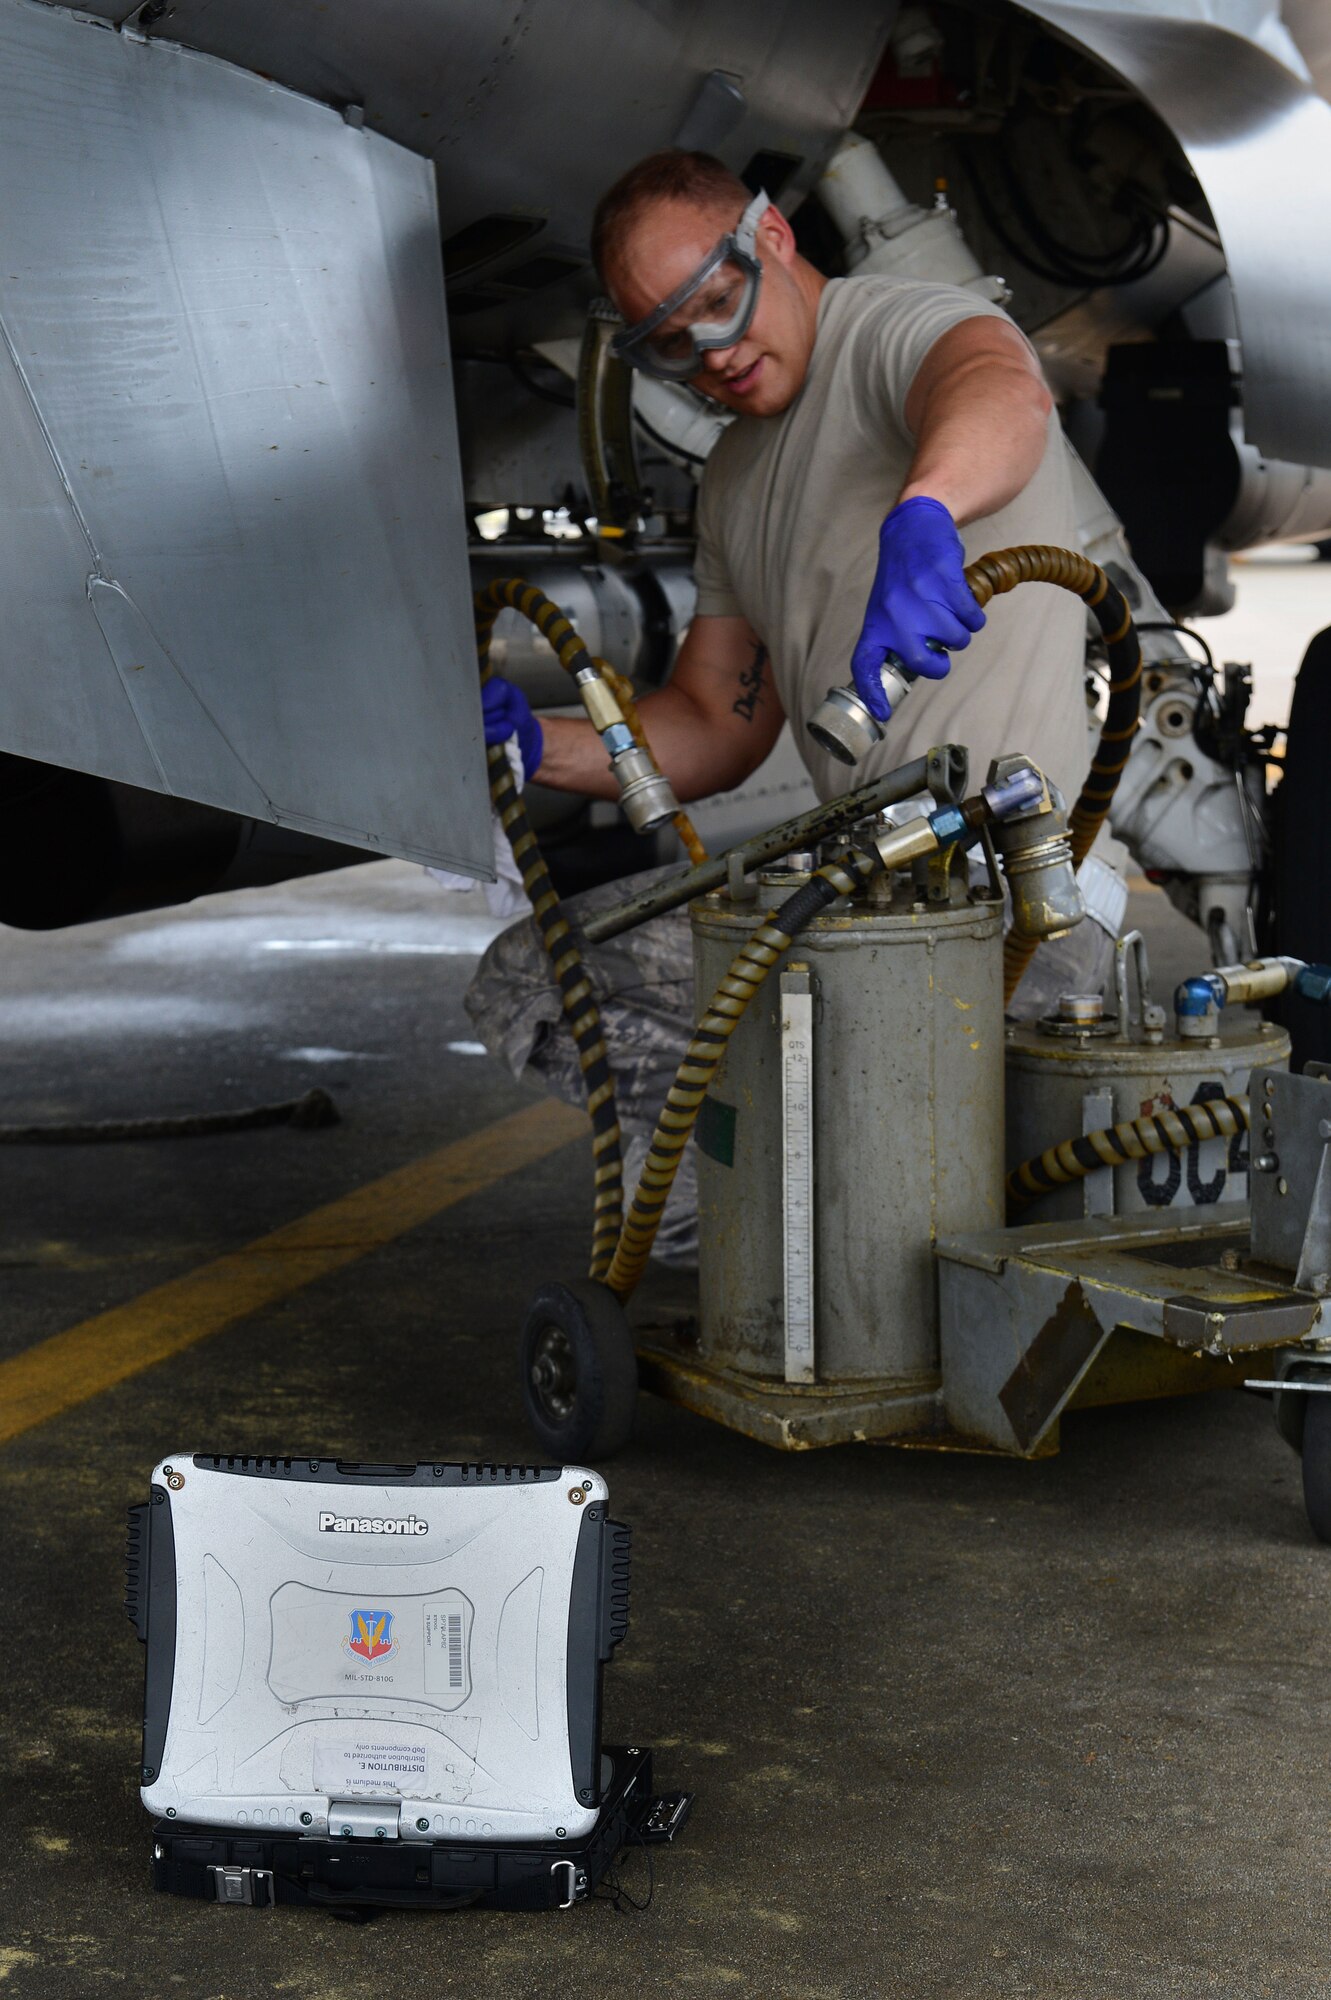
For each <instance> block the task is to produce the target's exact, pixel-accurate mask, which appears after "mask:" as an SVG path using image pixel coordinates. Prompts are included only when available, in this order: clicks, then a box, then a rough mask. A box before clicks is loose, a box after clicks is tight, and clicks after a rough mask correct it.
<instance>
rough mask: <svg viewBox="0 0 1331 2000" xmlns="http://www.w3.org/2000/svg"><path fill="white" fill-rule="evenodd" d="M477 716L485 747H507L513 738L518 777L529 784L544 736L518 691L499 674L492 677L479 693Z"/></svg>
mask: <svg viewBox="0 0 1331 2000" xmlns="http://www.w3.org/2000/svg"><path fill="white" fill-rule="evenodd" d="M481 713H482V715H483V716H484V718H485V740H486V742H487V743H507V741H508V739H509V737H510V736H516V737H517V739H518V749H519V751H520V752H521V755H522V775H523V777H524V778H525V779H526V780H527V781H528V782H530V780H531V779H532V778H534V777H535V776H536V773H537V771H538V770H539V769H540V766H541V759H542V757H543V756H544V755H545V736H544V734H543V733H542V730H541V725H540V723H539V722H538V721H537V720H536V717H535V716H534V715H533V714H532V712H531V703H530V702H529V701H528V700H527V697H526V695H525V694H524V693H523V692H522V689H521V688H518V687H514V685H513V683H512V681H506V680H505V679H504V677H503V675H502V674H492V675H491V676H490V678H489V680H488V681H486V682H485V684H484V686H483V687H482V689H481Z"/></svg>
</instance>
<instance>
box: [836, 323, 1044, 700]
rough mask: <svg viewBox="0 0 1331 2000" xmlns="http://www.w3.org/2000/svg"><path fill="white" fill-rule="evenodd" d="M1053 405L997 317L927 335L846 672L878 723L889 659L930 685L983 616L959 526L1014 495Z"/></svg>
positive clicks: (1035, 461) (1028, 471)
mask: <svg viewBox="0 0 1331 2000" xmlns="http://www.w3.org/2000/svg"><path fill="white" fill-rule="evenodd" d="M1052 408H1053V402H1052V399H1051V397H1050V395H1049V391H1048V389H1046V387H1045V384H1044V379H1043V377H1042V376H1041V374H1040V365H1039V363H1038V361H1037V360H1036V358H1035V355H1034V354H1033V352H1032V351H1031V349H1030V348H1029V347H1028V346H1027V344H1026V342H1025V340H1024V339H1023V338H1022V336H1021V334H1020V333H1018V331H1017V329H1016V328H1015V327H1014V326H1011V325H1009V323H1008V322H1007V321H1006V320H1001V319H993V318H990V317H988V316H987V315H977V317H975V318H974V319H967V320H963V321H962V322H961V323H960V324H959V325H958V326H954V327H951V328H949V330H948V331H947V332H946V333H945V334H943V335H941V336H940V338H939V339H938V340H936V341H935V342H934V344H933V346H932V347H931V348H930V349H929V352H928V353H927V354H926V355H925V357H924V360H923V361H922V362H921V364H920V367H919V369H918V371H917V372H916V376H915V380H914V381H913V382H912V384H911V386H910V390H909V392H908V394H907V397H906V406H905V412H904V414H905V418H906V423H907V425H908V427H909V429H910V431H911V433H912V435H913V436H914V438H915V456H914V458H913V459H912V461H911V467H910V472H909V475H908V477H907V480H906V483H905V485H904V486H903V487H902V489H901V497H900V498H899V500H898V501H897V504H896V506H895V507H894V508H893V509H892V511H891V513H890V514H889V515H888V516H887V519H886V520H885V521H884V522H883V525H882V527H881V529H880V530H879V536H878V568H877V572H876V574H875V576H874V581H873V588H872V590H871V591H870V592H869V602H868V605H867V607H866V609H865V613H864V623H863V625H862V627H861V628H860V636H859V639H858V641H857V642H856V645H855V650H854V652H853V653H852V654H851V660H850V670H851V673H852V675H853V677H854V681H855V686H856V688H857V689H858V690H859V693H860V696H861V699H862V700H863V701H864V703H865V704H866V706H867V707H868V709H869V711H870V713H871V714H873V715H876V716H877V717H878V718H879V720H880V721H883V722H885V721H886V720H887V717H888V713H889V710H888V704H887V696H886V694H885V692H884V689H883V684H882V679H881V673H880V669H881V668H882V665H883V662H884V661H885V660H886V659H888V658H889V657H891V658H894V659H896V660H898V661H899V662H900V663H901V665H902V666H904V667H905V668H906V670H907V672H908V673H910V674H923V675H925V676H927V677H928V678H930V679H933V680H937V679H939V678H941V677H942V675H944V674H945V673H946V672H947V670H948V656H949V654H950V653H953V652H956V651H959V650H960V648H961V647H963V646H967V645H969V644H970V639H971V634H972V633H973V632H978V631H979V629H980V627H981V626H982V625H983V624H984V613H983V612H982V611H981V609H980V607H979V605H978V604H977V603H976V602H975V599H974V597H973V596H972V595H971V592H970V589H969V587H968V585H967V583H966V580H965V577H964V576H963V575H962V569H963V565H964V563H965V553H964V551H963V548H962V543H961V536H960V535H959V534H958V532H957V529H958V527H959V526H960V527H965V525H966V524H967V522H969V521H976V520H979V519H981V518H982V517H983V516H984V515H986V514H994V513H997V512H998V510H999V509H1000V508H1001V507H1006V506H1007V505H1008V504H1009V502H1010V501H1013V500H1015V499H1016V497H1017V495H1018V494H1019V493H1020V492H1021V490H1022V488H1023V487H1024V486H1026V485H1027V483H1028V482H1029V481H1030V480H1031V479H1032V478H1033V477H1034V475H1035V472H1036V470H1037V469H1038V467H1039V464H1040V461H1041V459H1042V458H1043V456H1044V451H1045V445H1046V442H1047V440H1048V435H1049V429H1048V426H1049V413H1050V411H1051V409H1052Z"/></svg>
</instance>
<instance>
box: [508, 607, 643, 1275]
mask: <svg viewBox="0 0 1331 2000" xmlns="http://www.w3.org/2000/svg"><path fill="white" fill-rule="evenodd" d="M506 605H511V606H512V608H513V609H514V610H515V611H520V612H521V613H522V615H523V617H524V618H528V619H530V621H531V623H532V624H533V625H535V626H536V628H537V630H538V631H539V632H541V633H543V634H544V636H545V637H546V638H547V639H548V640H549V642H550V644H551V646H553V648H554V650H555V653H556V654H557V656H558V658H559V663H560V665H561V666H562V667H564V668H565V669H566V670H567V671H568V672H569V673H572V672H574V671H575V670H576V669H577V668H578V667H580V666H583V665H585V664H589V663H590V655H589V654H588V652H587V648H586V647H585V646H584V645H583V643H582V641H581V639H580V638H579V637H578V635H577V633H576V632H575V631H574V629H573V627H572V626H571V625H570V624H569V621H568V619H567V618H565V616H564V614H563V612H562V611H561V610H560V609H559V606H558V605H557V604H552V603H551V601H550V599H549V598H548V597H547V596H546V595H545V593H544V591H541V590H537V589H536V588H535V586H534V585H533V584H529V583H523V582H522V581H521V580H520V579H518V578H514V577H505V578H502V579H500V580H499V581H498V582H496V583H491V584H487V585H486V587H485V589H484V590H478V591H477V593H476V599H475V606H476V650H477V653H478V655H479V657H480V669H481V682H482V684H484V683H485V682H486V681H488V680H489V678H490V675H491V673H492V672H493V668H492V667H491V665H490V639H491V635H492V634H493V632H494V624H495V620H496V618H497V617H498V616H499V614H500V612H501V611H502V610H503V609H504V607H505V606H506ZM485 758H486V763H487V765H488V766H489V771H490V797H491V800H492V801H493V803H494V809H495V811H496V812H497V813H498V815H499V823H500V825H501V826H502V827H503V829H504V832H505V833H506V834H507V836H508V843H509V846H510V847H511V848H512V850H513V859H514V860H515V861H516V862H517V864H518V868H519V870H520V872H521V875H522V886H523V888H524V889H525V890H526V892H527V896H528V898H529V900H530V902H531V907H532V915H533V916H534V917H535V919H536V926H537V929H538V930H539V931H540V933H541V941H542V943H543V944H544V945H545V948H546V950H547V951H548V952H549V954H550V960H551V964H552V965H553V968H554V975H555V983H556V984H557V986H558V987H559V998H560V1002H561V1004H562V1006H563V1009H564V1013H565V1015H566V1016H567V1019H568V1024H569V1028H570V1030H571V1031H572V1035H573V1041H574V1044H575V1046H576V1048H577V1051H578V1062H579V1064H580V1065H581V1068H582V1080H583V1083H584V1084H585V1086H586V1090H587V1115H588V1117H589V1118H590V1119H591V1122H592V1165H593V1179H594V1186H595V1195H594V1198H593V1204H594V1205H593V1214H592V1257H591V1275H592V1277H593V1278H604V1276H605V1274H606V1271H607V1270H608V1269H609V1266H610V1260H611V1257H612V1256H613V1254H614V1250H615V1244H616V1243H617V1241H618V1239H619V1230H620V1220H621V1217H622V1216H623V1212H624V1163H623V1156H622V1153H621V1149H620V1134H619V1118H618V1115H617V1113H616V1111H615V1080H614V1077H613V1076H612V1075H611V1072H610V1060H609V1057H608V1055H607V1054H606V1046H605V1037H604V1035H603V1034H602V1032H601V1014H600V1009H599V1008H598V1007H597V1004H596V996H595V994H594V993H593V992H592V983H591V981H590V979H589V978H588V977H587V970H586V967H585V966H584V964H583V962H582V954H581V953H580V952H579V950H578V948H577V945H576V944H575V942H574V939H573V933H572V931H571V930H570V929H569V925H568V920H567V918H566V917H565V916H564V913H563V911H562V910H561V908H560V906H559V897H558V896H557V894H556V893H555V885H554V883H553V882H552V881H551V880H550V871H549V869H548V868H547V867H546V865H545V859H544V857H543V855H542V853H541V850H540V847H539V846H538V845H537V841H536V835H535V834H534V833H533V832H532V827H531V821H530V820H529V819H528V817H527V808H526V807H525V806H524V805H523V803H522V798H521V795H520V794H519V792H518V788H517V786H516V785H515V784H514V782H513V772H512V770H511V768H510V766H509V761H508V758H507V756H506V755H505V753H504V747H503V745H502V744H500V743H492V744H490V745H489V746H488V747H487V749H486V753H485Z"/></svg>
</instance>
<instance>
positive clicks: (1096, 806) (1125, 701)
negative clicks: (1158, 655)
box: [966, 545, 1142, 1006]
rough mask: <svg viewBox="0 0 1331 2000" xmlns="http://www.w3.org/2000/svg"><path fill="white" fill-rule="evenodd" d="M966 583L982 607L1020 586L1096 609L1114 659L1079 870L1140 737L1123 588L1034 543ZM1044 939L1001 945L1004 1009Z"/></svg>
mask: <svg viewBox="0 0 1331 2000" xmlns="http://www.w3.org/2000/svg"><path fill="white" fill-rule="evenodd" d="M966 581H967V583H968V584H969V585H970V587H971V591H972V593H973V594H974V597H975V601H976V603H977V604H981V605H984V604H987V603H988V602H989V600H990V598H991V597H995V596H997V595H998V594H999V593H1000V592H1002V591H1006V590H1015V589H1016V587H1017V585H1018V584H1019V583H1056V584H1058V585H1060V587H1061V588H1062V589H1064V590H1071V591H1074V592H1075V593H1076V595H1077V596H1078V597H1080V599H1081V600H1082V602H1083V604H1085V606H1086V607H1087V609H1088V610H1089V611H1092V612H1094V614H1095V618H1096V622H1097V623H1098V625H1099V627H1100V630H1101V632H1102V633H1103V634H1104V641H1105V652H1106V654H1107V655H1108V659H1109V706H1108V709H1107V710H1106V713H1105V720H1104V727H1103V729H1102V730H1101V731H1100V741H1099V743H1098V744H1097V745H1096V749H1095V755H1094V757H1093V758H1092V759H1091V768H1090V771H1089V772H1088V773H1087V777H1086V782H1085V784H1084V785H1083V786H1082V788H1081V792H1080V795H1079V796H1078V799H1077V803H1076V805H1075V806H1074V807H1073V809H1072V812H1071V815H1070V816H1069V820H1068V831H1069V833H1070V834H1071V836H1072V865H1073V867H1074V868H1080V867H1081V864H1082V862H1083V861H1084V860H1085V859H1086V856H1087V855H1088V854H1089V853H1090V851H1091V845H1092V842H1093V841H1094V839H1095V836H1096V834H1097V833H1099V831H1100V828H1101V827H1102V826H1103V825H1104V822H1105V819H1106V817H1107V815H1108V812H1109V808H1110V805H1111V803H1112V801H1113V797H1114V793H1115V792H1116V791H1117V790H1118V781H1119V779H1120V777H1121V776H1122V775H1123V768H1124V766H1125V765H1126V763H1127V761H1128V756H1129V753H1130V751H1131V749H1132V739H1133V737H1134V736H1135V735H1136V733H1137V724H1138V721H1139V719H1140V717H1139V711H1140V707H1141V679H1142V652H1141V646H1140V645H1139V644H1138V641H1137V634H1136V632H1135V631H1134V629H1133V624H1132V613H1131V611H1130V610H1129V608H1128V603H1127V600H1126V598H1125V597H1124V596H1123V593H1122V591H1121V590H1119V589H1118V587H1117V585H1115V584H1113V583H1111V582H1110V580H1109V578H1108V577H1107V576H1106V575H1105V573H1104V571H1103V570H1102V569H1101V568H1100V567H1099V566H1098V564H1096V563H1093V562H1091V561H1090V560H1089V558H1088V557H1086V556H1083V555H1077V554H1074V552H1073V551H1072V550H1071V549H1055V548H1042V547H1040V546H1038V545H1030V546H1025V547H1022V548H1016V549H996V550H994V551H993V553H992V554H990V555H987V556H981V557H980V558H979V560H978V561H977V562H973V563H969V564H968V565H967V567H966ZM1037 943H1038V939H1035V938H1022V937H1018V936H1017V935H1016V933H1015V932H1013V931H1009V932H1008V934H1007V936H1006V938H1005V939H1004V940H1003V1004H1004V1006H1006V1005H1007V1003H1008V1002H1009V1001H1010V1000H1011V998H1012V996H1013V994H1014V993H1015V992H1016V990H1017V987H1018V986H1019V985H1020V983H1021V976H1022V974H1023V973H1024V972H1025V970H1026V967H1027V966H1028V965H1029V964H1030V961H1031V958H1032V956H1033V954H1034V952H1035V949H1036V945H1037Z"/></svg>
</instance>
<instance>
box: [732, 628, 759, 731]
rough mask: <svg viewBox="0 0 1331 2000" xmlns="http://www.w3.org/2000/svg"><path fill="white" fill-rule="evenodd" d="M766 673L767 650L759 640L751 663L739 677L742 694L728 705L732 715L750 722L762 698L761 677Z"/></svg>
mask: <svg viewBox="0 0 1331 2000" xmlns="http://www.w3.org/2000/svg"><path fill="white" fill-rule="evenodd" d="M766 671H767V648H766V646H764V644H763V643H762V640H761V639H760V640H759V641H758V644H757V645H756V646H755V647H754V649H753V662H752V664H751V665H750V666H747V667H746V668H745V669H744V671H743V673H742V674H741V675H740V677H739V684H740V687H741V689H742V690H743V692H742V693H741V694H740V695H739V696H738V697H737V698H736V699H735V700H734V701H732V702H731V704H730V711H731V714H732V715H742V716H743V718H744V720H745V721H746V722H752V721H753V718H754V714H755V713H756V711H757V707H758V703H759V702H760V701H761V700H762V698H763V675H764V674H765V673H766Z"/></svg>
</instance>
